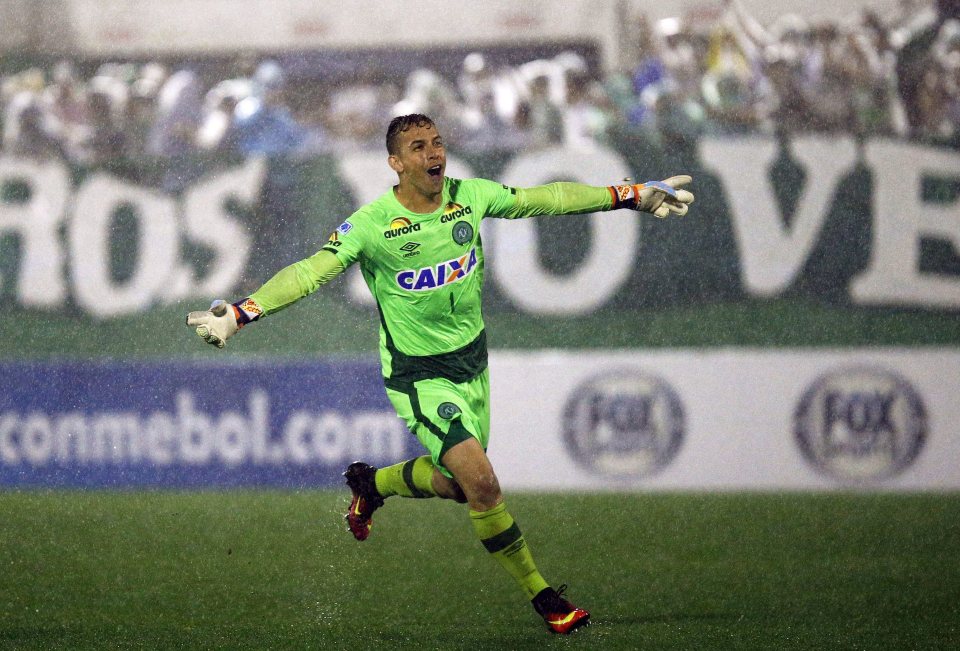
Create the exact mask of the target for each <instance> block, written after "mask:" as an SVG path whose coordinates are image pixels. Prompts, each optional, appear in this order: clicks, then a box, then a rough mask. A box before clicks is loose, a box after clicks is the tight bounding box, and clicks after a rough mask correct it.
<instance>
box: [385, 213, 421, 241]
mask: <svg viewBox="0 0 960 651" xmlns="http://www.w3.org/2000/svg"><path fill="white" fill-rule="evenodd" d="M419 230H420V224H411V223H410V220H409V219H407V218H406V217H394V218H393V221H392V222H390V228H389V229H388V230H385V231H383V236H384V237H385V238H387V239H388V240H389V239H391V238H393V237H399V236H400V235H407V234H408V233H416V232H417V231H419Z"/></svg>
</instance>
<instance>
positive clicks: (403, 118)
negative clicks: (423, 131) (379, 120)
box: [387, 113, 437, 156]
mask: <svg viewBox="0 0 960 651" xmlns="http://www.w3.org/2000/svg"><path fill="white" fill-rule="evenodd" d="M410 127H433V128H434V129H436V128H437V127H436V125H435V124H434V123H433V120H431V119H430V117H429V116H427V115H424V114H423V113H411V114H410V115H398V116H397V117H395V118H393V119H392V120H390V126H388V127H387V153H388V154H390V155H391V156H396V155H397V154H399V153H400V134H401V133H403V132H405V131H407V130H409V129H410Z"/></svg>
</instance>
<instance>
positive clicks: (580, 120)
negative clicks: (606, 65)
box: [561, 71, 611, 149]
mask: <svg viewBox="0 0 960 651" xmlns="http://www.w3.org/2000/svg"><path fill="white" fill-rule="evenodd" d="M604 99H605V98H604V96H603V92H602V90H601V89H599V88H598V84H596V82H595V81H594V80H593V78H592V77H591V76H590V75H588V74H587V73H585V72H580V71H573V72H571V73H570V74H568V76H567V104H566V106H564V107H563V108H562V109H561V116H562V119H563V143H564V144H565V145H566V146H568V147H572V148H574V149H593V148H596V147H597V146H599V145H601V144H605V143H606V142H607V136H608V132H609V129H610V127H611V118H610V115H609V113H608V111H607V109H608V108H609V104H608V103H605V102H604ZM605 104H606V105H605Z"/></svg>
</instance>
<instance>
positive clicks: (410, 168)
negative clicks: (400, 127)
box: [388, 124, 447, 195]
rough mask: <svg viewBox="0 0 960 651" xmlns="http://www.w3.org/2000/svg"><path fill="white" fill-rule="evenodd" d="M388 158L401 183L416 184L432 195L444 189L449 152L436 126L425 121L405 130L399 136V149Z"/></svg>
mask: <svg viewBox="0 0 960 651" xmlns="http://www.w3.org/2000/svg"><path fill="white" fill-rule="evenodd" d="M388 160H389V162H390V167H392V168H393V170H394V171H395V172H396V173H397V175H398V176H399V177H400V181H401V183H409V184H412V185H413V186H414V187H415V188H416V189H417V190H419V191H420V192H422V193H424V194H428V195H429V194H436V193H438V192H441V191H442V190H443V175H444V172H445V171H446V168H447V152H446V150H445V149H444V147H443V138H441V137H440V134H439V133H437V129H436V127H435V126H433V125H430V124H425V125H424V126H422V127H418V126H412V127H410V128H409V129H407V130H406V131H401V132H400V136H399V137H398V138H397V153H396V154H394V155H391V156H390V157H389V159H388Z"/></svg>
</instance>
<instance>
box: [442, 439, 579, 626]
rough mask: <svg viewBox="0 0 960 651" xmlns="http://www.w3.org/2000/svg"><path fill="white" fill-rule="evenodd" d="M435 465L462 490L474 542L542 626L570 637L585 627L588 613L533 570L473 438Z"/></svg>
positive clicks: (497, 484)
mask: <svg viewBox="0 0 960 651" xmlns="http://www.w3.org/2000/svg"><path fill="white" fill-rule="evenodd" d="M441 461H442V462H443V465H444V467H446V469H447V470H449V471H450V473H451V474H453V477H454V479H456V481H457V483H458V484H459V485H460V487H461V488H462V489H463V492H464V495H465V496H466V498H467V503H468V504H469V505H470V520H471V521H472V522H473V528H474V530H475V531H476V532H477V537H479V538H480V542H481V543H483V546H484V547H486V549H487V551H488V552H490V553H491V554H492V555H493V556H494V557H495V558H496V559H497V561H499V563H500V565H502V566H503V568H504V569H505V570H507V572H509V573H510V576H512V577H513V578H514V579H515V580H516V581H517V583H519V584H520V587H521V588H522V589H523V590H524V592H525V593H526V595H527V598H528V599H530V601H531V603H532V604H533V607H534V609H535V610H536V611H537V614H539V615H540V616H541V617H543V619H544V621H545V622H546V623H547V627H548V628H549V629H550V630H551V631H553V632H554V633H570V632H571V631H573V630H575V629H577V628H579V627H581V626H583V625H585V624H587V623H588V622H589V620H590V613H588V612H587V611H585V610H583V609H582V608H577V607H576V606H574V605H573V604H571V603H570V602H569V601H567V600H566V599H564V598H563V597H562V596H561V595H562V594H563V591H564V588H563V587H561V588H560V590H559V591H557V590H554V589H553V588H551V587H550V586H549V585H548V584H547V582H546V581H545V580H544V579H543V577H542V576H541V575H540V572H539V571H538V570H537V566H536V564H535V563H534V562H533V556H532V555H531V553H530V548H529V547H528V546H527V542H526V540H525V539H524V537H523V534H522V533H521V532H520V527H518V526H517V523H516V522H514V520H513V517H512V516H511V515H510V513H509V512H508V511H507V507H506V505H505V504H504V503H503V495H502V494H501V492H500V482H499V481H498V480H497V475H496V473H494V471H493V466H492V465H491V464H490V459H489V458H488V457H487V454H486V452H484V450H483V447H481V445H480V443H479V442H478V441H477V440H476V439H473V438H470V439H467V440H465V441H462V442H460V443H458V444H457V445H455V446H453V447H452V448H450V449H449V450H447V452H446V453H445V454H444V455H443V457H442V459H441Z"/></svg>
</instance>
